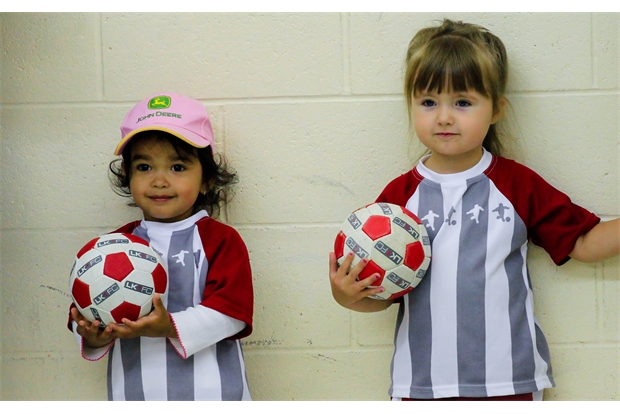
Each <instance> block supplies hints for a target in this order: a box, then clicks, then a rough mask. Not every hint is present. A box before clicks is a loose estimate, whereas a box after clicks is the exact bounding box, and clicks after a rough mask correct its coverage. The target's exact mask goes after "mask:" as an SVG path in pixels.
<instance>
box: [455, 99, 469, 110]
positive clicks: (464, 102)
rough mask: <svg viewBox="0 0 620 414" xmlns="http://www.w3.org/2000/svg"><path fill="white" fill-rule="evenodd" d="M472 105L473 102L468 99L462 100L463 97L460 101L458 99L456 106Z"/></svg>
mask: <svg viewBox="0 0 620 414" xmlns="http://www.w3.org/2000/svg"><path fill="white" fill-rule="evenodd" d="M470 105H471V103H469V102H468V101H465V100H462V99H461V100H459V101H456V106H460V107H462V108H465V107H468V106H470Z"/></svg>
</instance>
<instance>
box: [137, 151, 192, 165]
mask: <svg viewBox="0 0 620 414" xmlns="http://www.w3.org/2000/svg"><path fill="white" fill-rule="evenodd" d="M152 159H153V157H151V156H150V155H147V154H141V153H138V154H132V155H131V162H135V161H151V160H152ZM169 161H170V162H179V161H180V162H184V163H186V164H193V163H194V160H192V159H191V158H190V157H181V156H180V155H178V154H177V155H176V156H175V157H172V158H169Z"/></svg>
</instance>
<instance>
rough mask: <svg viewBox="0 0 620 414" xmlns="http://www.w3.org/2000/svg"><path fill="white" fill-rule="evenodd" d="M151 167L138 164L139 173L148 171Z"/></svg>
mask: <svg viewBox="0 0 620 414" xmlns="http://www.w3.org/2000/svg"><path fill="white" fill-rule="evenodd" d="M150 169H151V167H150V166H149V165H148V164H138V165H136V170H138V171H148V170H150Z"/></svg>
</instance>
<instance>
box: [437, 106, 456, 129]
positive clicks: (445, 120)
mask: <svg viewBox="0 0 620 414" xmlns="http://www.w3.org/2000/svg"><path fill="white" fill-rule="evenodd" d="M437 122H438V123H439V124H440V125H452V124H453V123H454V118H453V116H452V110H451V109H450V108H447V107H445V106H444V107H442V108H440V109H439V111H438V113H437Z"/></svg>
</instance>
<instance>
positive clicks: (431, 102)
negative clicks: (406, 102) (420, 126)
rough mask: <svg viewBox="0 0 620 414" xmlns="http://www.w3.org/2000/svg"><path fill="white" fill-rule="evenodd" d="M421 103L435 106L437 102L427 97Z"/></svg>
mask: <svg viewBox="0 0 620 414" xmlns="http://www.w3.org/2000/svg"><path fill="white" fill-rule="evenodd" d="M421 105H422V106H426V107H431V106H435V102H433V101H431V100H430V99H425V100H423V101H422V103H421Z"/></svg>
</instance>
